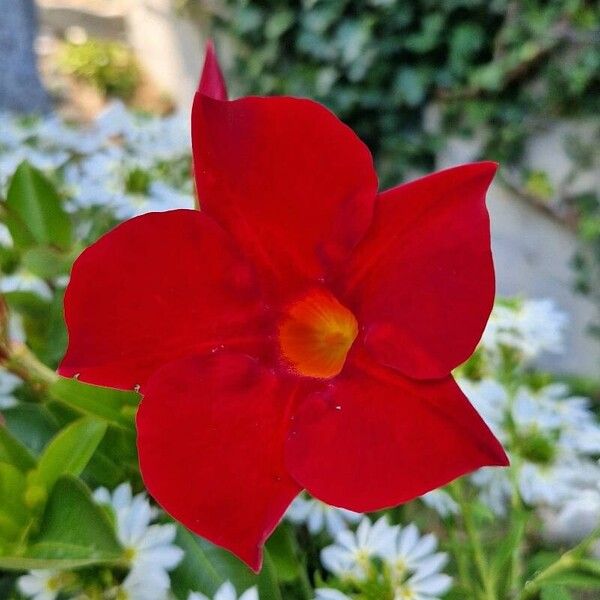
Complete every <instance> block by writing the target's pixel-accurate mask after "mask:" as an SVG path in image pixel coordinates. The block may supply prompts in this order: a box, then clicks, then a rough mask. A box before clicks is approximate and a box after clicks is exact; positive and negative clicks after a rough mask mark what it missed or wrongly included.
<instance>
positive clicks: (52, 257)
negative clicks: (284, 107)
mask: <svg viewBox="0 0 600 600" xmlns="http://www.w3.org/2000/svg"><path fill="white" fill-rule="evenodd" d="M21 262H22V264H23V266H24V267H25V268H26V269H27V270H28V271H31V272H32V273H33V274H35V275H37V276H38V277H42V278H43V279H52V278H54V277H58V276H59V275H66V274H67V273H68V272H69V270H70V268H71V265H72V263H73V257H72V256H71V255H70V254H65V253H64V252H59V251H58V250H56V249H54V248H52V247H50V246H36V247H33V248H29V249H28V250H26V251H25V252H24V254H23V257H22V259H21Z"/></svg>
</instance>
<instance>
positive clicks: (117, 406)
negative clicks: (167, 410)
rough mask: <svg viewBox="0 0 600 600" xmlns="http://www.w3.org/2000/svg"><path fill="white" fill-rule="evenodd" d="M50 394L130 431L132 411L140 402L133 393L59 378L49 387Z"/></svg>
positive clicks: (77, 408)
mask: <svg viewBox="0 0 600 600" xmlns="http://www.w3.org/2000/svg"><path fill="white" fill-rule="evenodd" d="M50 394H51V395H52V396H53V397H54V398H56V399H57V400H60V401H61V402H64V403H65V404H67V405H69V406H70V407H72V408H75V409H76V410H79V411H82V412H84V413H86V414H88V415H92V416H94V417H98V418H100V419H103V420H104V421H107V422H109V423H111V424H113V425H117V426H119V427H125V428H129V429H133V427H134V423H133V417H134V414H135V409H136V408H137V405H138V404H139V401H140V396H139V395H138V394H137V393H136V392H133V391H132V392H126V391H123V390H114V389H112V388H105V387H100V386H97V385H90V384H87V383H82V382H81V381H78V380H76V379H67V378H65V377H61V378H60V379H58V381H56V383H54V384H53V385H52V386H51V387H50Z"/></svg>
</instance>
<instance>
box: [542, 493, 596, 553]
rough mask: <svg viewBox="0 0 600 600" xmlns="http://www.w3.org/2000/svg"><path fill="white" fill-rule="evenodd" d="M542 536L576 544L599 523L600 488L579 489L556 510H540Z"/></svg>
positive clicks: (559, 541) (554, 540)
mask: <svg viewBox="0 0 600 600" xmlns="http://www.w3.org/2000/svg"><path fill="white" fill-rule="evenodd" d="M540 515H541V517H542V523H543V526H544V537H546V539H548V540H549V541H552V542H558V543H568V544H576V543H577V542H580V541H581V540H582V539H583V538H585V537H586V536H587V535H589V534H590V533H591V532H592V531H593V530H594V529H595V528H596V527H597V526H598V523H600V488H598V487H597V486H596V487H594V488H590V489H587V490H581V491H579V492H578V493H577V494H576V495H574V496H573V497H572V498H570V499H569V500H567V501H566V502H565V503H564V504H563V505H562V506H561V507H560V508H558V509H557V510H552V509H542V510H540Z"/></svg>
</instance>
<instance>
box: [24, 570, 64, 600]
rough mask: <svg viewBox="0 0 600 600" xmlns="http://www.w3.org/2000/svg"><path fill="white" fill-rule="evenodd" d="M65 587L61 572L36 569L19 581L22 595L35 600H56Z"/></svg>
mask: <svg viewBox="0 0 600 600" xmlns="http://www.w3.org/2000/svg"><path fill="white" fill-rule="evenodd" d="M63 585H64V582H63V577H62V575H61V573H60V572H59V571H50V570H46V569H36V570H34V571H29V573H28V574H27V575H22V576H21V577H19V579H17V587H18V589H19V591H20V592H21V594H23V595H24V596H26V597H27V598H32V599H33V600H54V599H55V598H56V597H57V596H58V594H59V592H60V591H61V590H62V587H63Z"/></svg>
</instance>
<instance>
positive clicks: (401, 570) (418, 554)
mask: <svg viewBox="0 0 600 600" xmlns="http://www.w3.org/2000/svg"><path fill="white" fill-rule="evenodd" d="M437 543H438V542H437V538H436V537H435V535H433V533H428V534H426V535H424V536H421V535H420V534H419V530H418V529H417V526H416V525H414V523H411V524H410V525H407V526H406V527H404V528H402V529H400V532H399V534H398V536H397V539H396V543H395V545H394V547H393V548H392V549H391V550H388V552H387V553H386V554H385V556H384V559H385V562H386V563H387V564H388V565H389V566H390V567H391V570H392V575H393V578H394V579H395V580H396V581H398V582H402V581H403V580H404V579H405V578H406V576H407V574H409V573H417V572H419V571H427V572H428V573H433V572H437V571H439V570H440V569H441V568H443V567H444V565H445V564H446V562H448V556H447V555H446V554H445V553H444V552H437V553H436V549H437Z"/></svg>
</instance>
